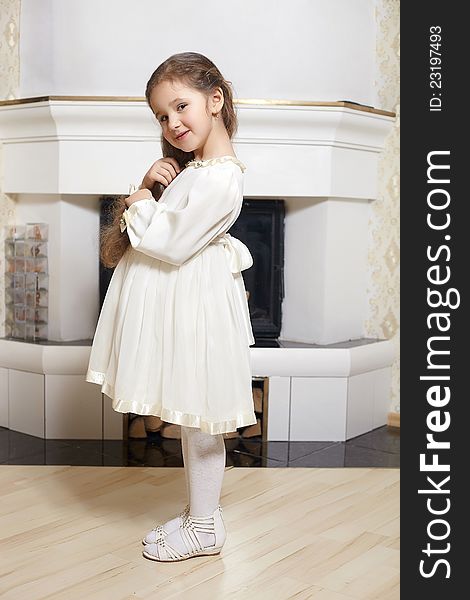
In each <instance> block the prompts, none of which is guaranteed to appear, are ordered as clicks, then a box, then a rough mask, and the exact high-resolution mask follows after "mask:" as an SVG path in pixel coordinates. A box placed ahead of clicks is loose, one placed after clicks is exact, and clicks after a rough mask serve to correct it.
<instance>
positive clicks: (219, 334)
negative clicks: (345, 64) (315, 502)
mask: <svg viewBox="0 0 470 600" xmlns="http://www.w3.org/2000/svg"><path fill="white" fill-rule="evenodd" d="M229 84H230V82H228V81H226V80H225V79H224V78H223V77H222V75H221V73H220V71H219V70H218V69H217V67H216V66H215V65H214V63H212V62H211V61H210V60H209V59H208V58H206V57H205V56H203V55H201V54H197V53H194V52H183V53H180V54H174V55H173V56H170V57H169V58H168V59H167V60H166V61H164V62H163V63H162V64H161V65H160V66H159V67H158V68H157V70H156V71H155V72H154V73H153V74H152V76H151V77H150V79H149V81H148V83H147V88H146V92H145V96H146V99H147V103H148V105H149V107H150V109H151V110H152V112H153V113H154V115H155V117H156V119H157V121H158V123H159V124H160V126H161V130H162V138H161V143H162V150H163V158H161V159H159V160H157V161H156V162H155V163H154V164H153V165H152V166H151V167H150V169H149V170H148V171H147V173H146V174H145V176H144V178H143V180H142V184H141V185H140V187H139V189H138V190H137V191H136V192H134V193H133V194H131V195H130V196H129V197H127V198H125V199H124V200H120V201H119V202H118V203H117V204H116V206H115V209H114V213H113V215H112V224H111V225H110V226H108V227H106V228H105V229H104V230H103V231H102V236H101V237H102V245H101V248H100V257H101V261H102V262H103V264H104V265H105V266H107V267H116V268H115V269H114V272H113V276H112V278H111V281H110V284H109V287H108V291H107V293H106V297H105V299H104V302H103V306H102V309H101V313H100V316H99V319H98V323H97V326H96V331H95V335H94V338H93V345H92V348H91V354H90V361H89V365H88V371H87V374H86V381H89V382H91V383H97V384H99V385H101V390H102V392H103V393H105V394H107V395H108V396H109V397H110V398H112V400H113V402H112V407H113V409H114V410H116V411H118V412H122V413H126V412H132V413H135V414H140V415H156V416H159V417H161V418H162V420H164V421H167V422H169V423H177V424H179V425H180V426H181V445H182V452H183V461H184V469H185V475H186V488H187V495H188V504H187V505H186V507H185V509H184V510H183V512H182V513H181V514H180V515H178V516H177V517H175V518H174V519H172V520H170V521H168V522H166V523H165V524H163V525H158V526H157V527H155V528H154V529H153V530H152V531H151V532H149V533H148V534H147V535H146V536H145V538H144V539H143V543H144V544H145V550H144V551H143V555H144V556H145V557H146V558H150V559H153V560H159V561H175V560H184V559H186V558H189V557H191V556H198V555H202V554H219V553H220V551H221V549H222V546H223V544H224V542H225V538H226V530H225V525H224V521H223V518H222V508H221V506H220V504H219V500H220V493H221V488H222V480H223V475H224V469H225V458H226V454H225V442H224V437H223V434H224V433H226V432H230V431H236V429H237V428H238V427H243V426H245V425H253V424H255V423H256V417H255V413H254V406H253V397H252V389H251V368H250V348H249V346H252V345H253V344H254V343H255V340H254V337H253V331H252V328H251V322H250V316H249V311H248V303H247V298H246V292H245V286H244V281H243V277H242V274H241V271H242V270H244V269H247V268H249V267H251V265H252V264H253V259H252V256H251V254H250V252H249V250H248V248H247V247H246V246H245V245H244V244H243V243H242V242H241V241H240V240H238V239H236V238H233V237H232V236H231V235H230V234H228V233H227V230H228V229H229V228H230V227H231V226H232V225H233V224H234V223H235V221H236V220H237V218H238V216H239V214H240V211H241V208H242V202H243V172H244V171H245V166H244V165H243V164H242V163H241V162H240V161H239V160H238V159H237V158H236V156H235V154H234V151H233V146H232V143H231V139H232V137H233V135H234V133H235V132H236V129H237V118H236V115H235V111H234V107H233V100H232V91H231V88H230V85H229Z"/></svg>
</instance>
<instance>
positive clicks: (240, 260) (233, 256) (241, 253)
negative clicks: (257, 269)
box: [212, 233, 253, 273]
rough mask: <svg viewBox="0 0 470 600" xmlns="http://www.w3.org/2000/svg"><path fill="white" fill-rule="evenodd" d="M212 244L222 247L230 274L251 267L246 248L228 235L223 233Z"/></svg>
mask: <svg viewBox="0 0 470 600" xmlns="http://www.w3.org/2000/svg"><path fill="white" fill-rule="evenodd" d="M212 243H213V244H222V245H223V246H224V249H225V252H226V253H227V257H228V260H229V266H230V270H231V271H232V273H239V272H240V271H244V270H245V269H249V268H250V267H251V266H252V264H253V257H252V256H251V253H250V251H249V250H248V248H247V246H246V245H245V244H244V243H243V242H242V241H241V240H239V239H238V238H236V237H233V236H232V235H230V233H224V235H222V236H219V237H217V238H215V239H214V240H213V242H212Z"/></svg>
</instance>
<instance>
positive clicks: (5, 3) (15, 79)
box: [0, 0, 21, 336]
mask: <svg viewBox="0 0 470 600" xmlns="http://www.w3.org/2000/svg"><path fill="white" fill-rule="evenodd" d="M20 8H21V0H0V99H2V100H13V99H14V98H18V94H19V87H20V48H19V43H20V32H19V23H20ZM0 172H3V169H2V144H0ZM2 188H3V185H2V182H1V181H0V336H4V335H5V325H4V321H5V252H4V225H12V224H13V223H14V221H15V202H14V200H15V197H14V196H13V195H12V196H6V195H5V194H4V193H3V191H2Z"/></svg>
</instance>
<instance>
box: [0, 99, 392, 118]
mask: <svg viewBox="0 0 470 600" xmlns="http://www.w3.org/2000/svg"><path fill="white" fill-rule="evenodd" d="M50 100H60V101H62V102H80V101H82V102H146V99H145V97H138V96H35V97H32V98H15V99H14V100H0V106H12V105H16V104H31V103H32V102H47V101H50ZM234 103H235V104H238V105H250V106H253V105H254V106H337V107H343V108H350V109H352V110H359V111H362V112H368V113H372V114H374V115H384V116H386V117H395V116H396V115H395V113H394V112H391V111H388V110H382V109H380V108H374V107H373V106H366V105H365V104H356V103H354V102H347V101H338V102H319V101H317V102H315V101H310V100H274V99H270V98H234Z"/></svg>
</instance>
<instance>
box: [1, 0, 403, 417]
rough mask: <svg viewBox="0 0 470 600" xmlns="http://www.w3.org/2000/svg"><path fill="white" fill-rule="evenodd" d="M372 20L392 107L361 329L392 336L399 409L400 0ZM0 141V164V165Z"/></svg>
mask: <svg viewBox="0 0 470 600" xmlns="http://www.w3.org/2000/svg"><path fill="white" fill-rule="evenodd" d="M374 2H375V19H376V28H377V29H376V31H377V38H376V59H377V60H376V78H375V90H376V98H375V102H374V106H376V107H377V108H383V109H385V110H391V111H394V112H396V114H397V118H396V121H395V124H394V127H393V128H392V131H391V132H390V133H389V135H388V137H387V139H386V145H385V149H384V152H383V154H382V156H381V159H380V162H379V195H378V199H377V200H376V201H374V202H372V204H371V207H372V214H371V219H370V232H371V233H370V245H369V252H368V264H369V275H370V276H369V283H368V298H369V314H368V318H367V320H366V322H365V334H366V335H367V336H370V337H385V338H387V339H392V340H393V342H394V343H395V348H396V359H395V362H394V364H393V367H392V402H391V407H390V410H391V411H393V412H398V413H399V412H400V395H399V394H400V387H399V382H400V380H399V370H400V357H399V341H400V329H399V318H400V316H399V307H400V304H399V258H400V240H399V227H400V225H399V218H400V213H399V201H400V191H399V177H400V174H399V151H400V146H399V144H400V137H399V136H400V120H399V114H400V87H399V86H400V78H399V57H400V48H399V44H400V37H399V36H400V34H399V10H400V3H399V0H374ZM20 9H21V0H0V98H1V99H4V100H10V99H13V98H18V97H19V80H20V62H19V17H20ZM1 161H2V155H1V144H0V168H1ZM14 200H15V196H13V195H12V196H6V195H5V194H3V193H2V185H1V181H0V230H1V231H0V336H3V335H5V331H4V325H3V323H4V319H5V314H4V304H5V302H4V289H5V278H4V271H5V269H4V251H3V248H4V244H3V241H4V238H3V226H4V225H6V224H13V223H14V216H15V202H14Z"/></svg>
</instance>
